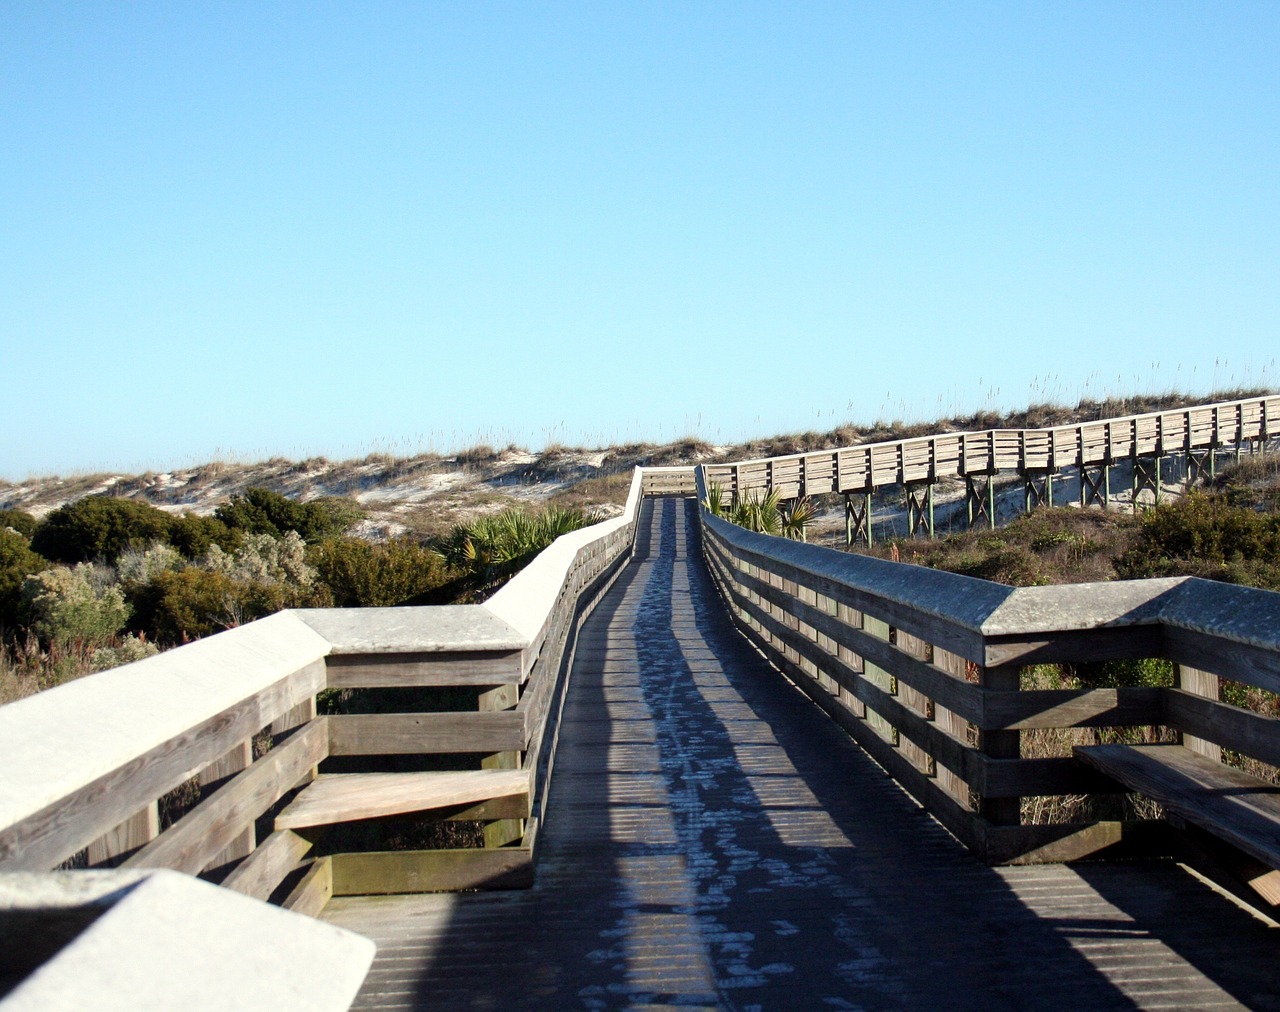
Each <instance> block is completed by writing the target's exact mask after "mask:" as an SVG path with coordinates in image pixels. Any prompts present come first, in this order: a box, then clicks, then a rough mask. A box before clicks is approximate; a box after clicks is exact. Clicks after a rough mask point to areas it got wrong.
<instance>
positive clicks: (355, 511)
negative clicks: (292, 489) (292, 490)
mask: <svg viewBox="0 0 1280 1012" xmlns="http://www.w3.org/2000/svg"><path fill="white" fill-rule="evenodd" d="M213 515H214V517H215V518H217V519H218V520H220V521H222V523H224V524H226V526H227V527H229V528H232V529H233V530H239V531H244V532H246V533H248V534H270V535H271V536H272V537H277V538H278V537H282V536H283V535H284V533H285V532H286V531H296V532H297V533H298V534H299V535H300V536H301V537H302V539H303V540H304V541H305V542H306V543H307V544H315V543H316V542H319V541H323V540H324V539H325V538H330V537H337V536H338V535H340V534H342V532H343V531H345V530H346V529H347V528H348V527H350V526H351V525H352V524H353V523H355V521H356V520H358V519H359V518H360V517H361V516H363V511H362V510H361V509H360V508H359V507H358V506H356V505H355V504H354V503H352V502H351V501H350V500H348V499H342V498H339V497H336V496H327V497H325V498H322V499H314V500H312V501H311V502H305V503H302V502H294V501H293V500H292V499H287V498H285V497H284V496H282V495H281V494H280V493H279V492H272V491H271V490H270V489H265V488H251V489H248V490H246V491H245V493H244V495H235V496H232V497H231V501H230V502H228V503H225V504H223V505H222V506H219V507H218V508H217V509H216V510H215V511H214V514H213Z"/></svg>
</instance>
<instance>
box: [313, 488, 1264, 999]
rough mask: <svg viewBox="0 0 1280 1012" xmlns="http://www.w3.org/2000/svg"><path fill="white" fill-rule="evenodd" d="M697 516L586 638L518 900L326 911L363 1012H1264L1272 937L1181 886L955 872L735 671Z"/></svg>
mask: <svg viewBox="0 0 1280 1012" xmlns="http://www.w3.org/2000/svg"><path fill="white" fill-rule="evenodd" d="M693 509H694V506H693V504H692V502H691V501H689V500H675V499H665V500H648V501H646V502H645V504H644V509H643V513H642V516H641V527H642V533H641V536H640V543H639V546H638V550H637V553H636V559H635V560H634V561H633V562H632V564H631V565H630V566H629V567H628V568H627V569H626V570H625V571H624V572H623V574H622V576H621V577H620V579H619V580H618V582H617V584H616V585H615V586H614V588H613V589H612V590H611V591H610V593H609V594H608V595H607V597H606V598H605V599H604V600H603V602H602V603H601V605H600V606H599V608H598V609H597V611H596V612H595V614H594V615H593V616H592V618H591V620H590V621H589V622H588V624H587V626H586V628H585V629H584V631H583V634H582V637H581V639H580V642H579V646H578V651H577V656H576V659H575V664H574V668H573V672H572V676H571V681H570V686H569V694H568V699H567V702H566V705H565V711H564V718H563V725H562V731H561V739H560V748H559V751H558V753H557V757H556V766H555V771H554V774H553V778H552V785H551V801H550V810H549V813H548V819H547V824H546V826H545V827H544V829H543V832H542V836H541V839H540V842H539V846H540V858H539V865H538V875H537V884H536V886H535V887H534V888H533V889H530V890H525V891H515V892H489V893H470V894H456V895H426V896H408V897H373V898H346V899H335V900H333V901H331V903H330V904H329V906H328V907H327V908H326V910H325V912H324V914H323V917H324V919H326V920H328V921H331V922H332V923H334V924H339V925H342V926H343V927H348V928H351V929H353V930H355V931H358V932H360V933H362V934H365V935H368V936H369V937H371V938H373V939H374V940H375V941H376V942H377V944H378V956H377V959H376V961H375V963H374V966H373V969H372V971H371V972H370V974H369V976H368V978H367V980H366V982H365V986H364V989H363V991H362V992H361V994H360V997H359V998H358V999H357V1003H356V1006H355V1007H357V1008H391V1007H399V1008H449V1009H452V1008H474V1009H529V1008H548V1009H562V1008H584V1009H596V1008H615V1007H635V1008H639V1007H646V1008H654V1007H664V1006H678V1007H682V1008H688V1007H706V1008H725V1009H743V1010H746V1009H783V1008H785V1009H823V1008H829V1009H854V1008H869V1009H882V1008H885V1009H899V1008H907V1009H910V1008H928V1009H933V1008H946V1009H966V1008H972V1009H993V1008H1070V1009H1073V1010H1076V1012H1083V1010H1086V1009H1090V1010H1092V1009H1102V1008H1188V1007H1196V1008H1220V1007H1221V1008H1232V1007H1247V1008H1275V1009H1280V929H1276V928H1271V927H1268V926H1266V925H1265V924H1263V923H1262V922H1261V921H1259V920H1257V919H1255V918H1253V917H1251V916H1250V915H1248V914H1246V913H1245V912H1243V911H1242V910H1241V909H1240V908H1238V907H1237V906H1235V905H1234V904H1233V903H1231V902H1230V901H1228V900H1226V899H1224V898H1222V897H1221V896H1219V895H1218V894H1217V893H1215V892H1213V891H1211V890H1210V889H1209V888H1208V887H1206V886H1204V885H1202V884H1201V883H1200V882H1199V881H1198V880H1196V879H1195V878H1193V877H1191V876H1190V875H1188V874H1187V873H1185V872H1183V871H1182V870H1181V869H1179V868H1178V867H1177V866H1175V865H1172V864H1169V863H1160V862H1151V863H1131V864H1082V865H1077V866H1073V867H1065V866H1052V865H1051V866H1038V867H1027V868H1000V869H991V868H987V867H985V866H983V865H981V864H979V863H978V862H976V861H975V860H973V859H972V858H971V857H970V856H969V855H968V853H967V852H966V851H965V850H964V849H963V848H961V847H960V846H959V845H958V844H957V843H956V842H955V841H954V840H953V839H952V838H951V837H950V836H949V835H948V834H947V833H946V832H945V831H943V830H942V829H941V828H940V827H939V826H938V825H937V824H936V823H935V822H933V821H932V820H931V819H930V818H929V817H928V816H927V815H925V814H924V813H923V811H922V810H921V809H920V808H919V807H918V806H917V805H916V804H915V803H914V802H913V801H911V800H910V799H909V798H908V797H907V796H906V795H905V794H904V793H903V792H902V791H901V790H899V789H898V788H897V787H896V786H895V785H894V784H893V782H892V781H890V780H889V779H888V778H887V777H886V776H885V774H884V773H883V772H882V771H881V770H880V768H879V767H878V766H876V765H875V764H874V763H873V762H871V761H870V760H869V759H868V758H867V756H866V755H865V753H863V752H862V751H861V750H860V749H859V748H858V747H857V746H856V745H854V744H853V743H852V741H851V740H850V739H849V738H848V737H847V736H846V735H844V734H843V732H841V731H840V730H839V729H838V728H837V727H836V726H835V725H833V724H832V723H831V722H830V721H829V720H828V719H827V718H826V717H825V716H824V715H823V714H822V713H821V712H820V711H819V710H818V709H817V708H816V707H815V706H813V705H812V704H811V703H810V702H809V701H808V700H807V699H806V698H805V697H804V696H802V695H801V694H800V693H799V692H798V691H796V690H795V689H793V688H791V687H790V686H789V685H788V684H787V683H786V682H785V681H783V680H782V679H781V677H780V676H779V675H778V674H777V673H776V672H775V671H773V670H772V669H771V668H770V667H769V666H768V665H766V664H765V663H764V661H763V660H762V659H761V658H760V657H759V656H758V655H757V654H755V653H754V652H752V651H751V650H749V649H748V648H747V647H746V646H745V643H744V641H743V640H742V639H741V638H740V637H739V636H738V634H737V633H736V632H735V631H734V630H733V628H732V627H731V626H730V624H729V622H728V619H727V617H726V614H725V612H724V610H723V608H722V607H721V606H720V604H719V601H718V600H717V599H716V597H715V594H714V591H713V589H712V587H711V585H710V582H709V578H708V576H707V574H706V572H705V570H704V568H703V565H702V563H701V561H700V559H699V558H698V553H697V551H696V545H695V543H694V541H695V539H696V537H697V534H696V531H697V527H696V517H695V515H694V513H693Z"/></svg>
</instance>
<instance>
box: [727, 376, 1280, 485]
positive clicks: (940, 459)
mask: <svg viewBox="0 0 1280 1012" xmlns="http://www.w3.org/2000/svg"><path fill="white" fill-rule="evenodd" d="M1278 437H1280V395H1274V394H1272V395H1266V396H1259V397H1248V398H1244V399H1241V400H1236V401H1226V402H1223V403H1220V404H1206V405H1202V406H1197V407H1192V408H1178V409H1175V410H1172V411H1161V412H1155V413H1152V414H1144V415H1133V416H1130V417H1127V418H1110V419H1103V420H1100V421H1095V422H1083V423H1080V424H1077V425H1060V426H1054V427H1052V428H1046V429H990V430H987V431H985V432H948V433H943V434H939V435H932V436H919V437H915V438H912V439H899V440H893V441H891V442H884V443H867V444H863V445H861V446H851V447H845V448H842V449H838V450H820V451H815V452H812V453H796V454H788V455H786V456H779V457H771V458H767V459H759V460H744V461H737V462H734V463H729V464H711V465H706V466H705V467H704V468H703V473H704V474H705V476H706V481H707V484H708V485H712V484H718V485H719V486H720V487H721V488H722V489H723V490H724V492H725V493H726V494H728V495H730V496H737V495H742V494H744V493H747V492H750V491H752V490H755V489H767V488H775V489H777V490H778V491H779V493H780V495H781V496H782V498H784V499H791V498H796V497H799V496H804V495H818V494H823V493H829V492H841V493H848V494H864V493H869V492H872V491H874V490H876V489H879V488H884V487H885V486H888V485H902V484H911V483H914V482H934V481H937V480H938V479H939V478H945V477H965V476H969V475H985V474H991V473H993V472H995V471H1001V470H1021V471H1054V470H1057V469H1059V468H1064V467H1091V466H1105V465H1109V464H1112V463H1114V462H1117V461H1120V460H1124V459H1134V458H1142V457H1160V456H1164V455H1166V454H1170V453H1175V452H1177V453H1192V454H1194V453H1197V452H1202V451H1211V450H1214V449H1217V448H1219V447H1225V446H1238V445H1240V444H1241V443H1243V442H1246V441H1249V440H1261V441H1264V442H1265V441H1266V440H1268V439H1275V438H1278Z"/></svg>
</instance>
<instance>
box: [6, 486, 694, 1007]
mask: <svg viewBox="0 0 1280 1012" xmlns="http://www.w3.org/2000/svg"><path fill="white" fill-rule="evenodd" d="M689 477H690V480H691V477H692V475H691V473H690V476H689ZM662 480H663V481H667V482H668V483H669V481H670V478H669V477H667V478H664V479H662ZM660 483H661V482H660ZM644 484H645V475H644V472H642V471H637V473H636V475H635V476H634V478H633V481H632V486H631V493H630V496H629V498H628V501H627V505H626V508H625V511H624V514H623V515H622V516H621V517H618V518H616V519H613V520H608V521H605V522H603V523H600V524H597V525H594V526H592V527H589V528H586V529H583V530H581V531H576V532H574V533H572V534H569V535H565V536H563V537H561V538H559V539H558V540H557V541H556V542H555V543H554V544H553V545H552V546H551V547H549V548H548V549H546V550H545V551H544V552H542V553H541V554H540V555H539V556H538V557H537V558H536V559H535V560H534V561H533V562H532V563H531V564H530V565H529V566H528V567H526V568H525V569H524V570H523V571H522V572H521V573H519V574H518V575H517V576H516V577H515V578H514V579H512V580H511V581H510V582H509V583H508V584H507V585H506V586H504V587H503V588H502V589H500V590H499V591H498V592H497V593H496V594H494V595H493V597H492V598H490V599H489V600H488V601H487V602H486V603H485V604H483V605H466V606H449V607H438V608H371V609H323V610H306V609H304V610H296V611H289V612H282V613H280V614H277V615H273V616H271V617H269V618H266V619H262V620H260V621H257V622H252V623H250V624H248V625H245V626H243V627H240V628H237V629H232V630H229V631H227V632H224V633H220V634H218V635H216V636H212V637H209V638H208V639H205V640H201V641H198V642H196V643H192V644H189V645H187V646H183V647H180V648H177V649H175V650H171V651H168V652H166V653H163V654H160V655H158V656H156V657H153V658H148V659H147V660H144V661H139V662H137V663H134V664H129V665H126V666H124V667H121V668H117V669H114V670H111V671H106V672H102V673H100V674H97V675H94V676H92V677H89V678H84V679H81V680H79V681H76V682H72V683H69V684H67V685H64V686H61V687H59V688H56V689H52V690H49V691H47V692H44V693H40V694H37V695H35V696H32V697H30V698H28V699H25V700H21V701H19V702H17V703H13V704H10V705H8V706H5V707H0V771H3V773H2V775H0V928H5V929H6V930H8V929H13V930H28V929H30V928H31V926H32V925H35V926H36V929H37V930H40V931H44V930H46V929H48V928H49V924H51V923H54V922H57V923H62V922H68V921H69V923H71V924H72V925H73V926H74V928H75V930H79V929H80V928H83V927H84V924H85V923H86V922H87V921H89V920H93V919H94V918H96V917H97V913H98V912H100V911H99V909H98V907H95V906H93V904H94V903H99V905H101V902H103V901H102V900H101V897H102V896H108V897H115V898H118V897H119V896H122V895H124V894H125V893H127V892H129V891H130V890H132V889H134V888H135V886H137V885H138V883H139V882H140V881H141V879H140V877H139V876H140V875H141V874H142V873H145V872H146V871H147V870H152V869H166V870H176V871H181V872H186V873H187V874H189V875H199V876H202V877H204V878H207V879H210V880H211V881H214V882H220V883H221V884H222V885H223V886H225V887H226V889H227V890H230V891H233V892H239V893H243V894H245V895H247V896H251V897H254V898H256V899H260V900H267V899H269V900H271V901H272V902H274V903H277V904H279V905H280V906H282V907H284V908H286V909H288V910H293V911H296V912H299V913H310V914H314V913H316V912H318V911H319V910H320V909H321V908H322V907H323V906H324V905H325V903H326V902H327V901H328V899H329V898H330V897H331V896H333V895H342V894H346V893H360V894H368V893H379V892H412V891H420V890H439V889H458V888H473V887H502V886H519V885H527V884H529V882H530V881H531V880H532V874H533V861H534V857H535V848H536V840H537V834H538V827H539V825H540V822H541V820H542V817H543V814H544V808H545V804H546V797H547V791H546V787H547V780H548V777H549V774H550V769H551V765H552V757H553V753H554V748H555V741H556V734H557V730H558V714H559V709H560V706H561V703H562V700H563V689H564V686H565V682H566V678H567V671H568V669H569V659H570V658H571V656H572V652H573V649H574V643H575V639H576V632H577V628H578V625H579V623H580V622H581V620H582V618H583V617H584V616H585V615H586V614H587V613H589V611H590V610H591V608H592V607H594V605H595V603H596V601H597V600H598V599H599V596H600V595H601V594H602V593H603V592H604V590H605V589H607V587H608V585H609V583H610V581H611V578H612V577H613V576H614V575H615V574H616V573H617V572H618V570H619V569H620V567H621V566H622V565H623V564H624V563H625V562H626V560H627V559H628V558H629V556H630V553H631V549H632V544H633V541H634V536H635V519H636V516H637V511H638V507H639V502H640V499H641V496H642V488H643V486H644ZM333 693H343V694H346V695H348V696H353V695H354V697H355V699H356V700H359V699H363V700H364V701H365V702H366V703H368V702H372V704H373V705H370V706H366V707H363V708H362V707H361V706H359V705H356V706H347V707H345V709H353V710H355V711H357V712H351V713H343V712H338V713H333V714H330V715H326V714H325V713H324V712H322V711H323V710H324V709H325V708H326V706H327V705H328V703H329V700H330V696H329V695H326V694H333ZM351 701H352V700H350V699H349V700H348V702H351ZM433 701H435V702H434V703H433ZM437 704H438V705H437ZM464 707H465V709H464ZM339 709H343V707H340V708H339ZM362 709H364V710H368V711H371V712H360V711H362ZM371 757H372V758H371ZM322 762H326V765H327V768H334V767H336V769H337V772H336V773H333V774H325V775H323V776H319V777H318V773H317V767H318V766H319V765H320V764H321V763H322ZM356 778H361V779H356ZM423 812H428V813H430V814H431V815H433V816H434V817H436V818H438V819H442V820H447V821H455V822H457V821H467V822H469V823H473V824H477V825H478V826H479V827H480V828H481V829H482V832H483V842H484V846H481V847H475V846H473V847H464V848H457V849H453V850H439V849H427V850H405V849H396V850H385V851H372V852H368V851H351V850H346V849H343V850H338V851H337V852H331V853H321V854H320V855H319V856H317V854H316V848H317V846H318V845H319V844H320V842H322V839H323V838H322V837H320V836H318V834H317V832H316V830H318V829H320V828H322V827H324V826H328V825H333V824H338V823H343V822H352V821H362V820H368V819H377V818H380V817H384V816H391V815H401V814H409V813H423ZM317 813H318V814H317ZM273 822H274V828H273V825H272V823H273ZM59 866H61V867H64V868H74V869H102V870H103V871H100V872H98V873H97V874H98V878H97V879H93V880H85V879H80V878H75V877H74V876H78V875H82V874H83V871H77V872H74V873H71V874H72V875H73V878H72V879H71V880H70V882H71V883H72V884H68V880H67V879H66V876H65V874H64V875H63V876H61V877H60V876H58V875H56V874H55V875H52V876H50V875H48V874H47V873H50V872H51V870H53V869H56V868H58V867H59ZM105 869H116V870H114V871H105ZM15 872H17V873H46V874H44V875H41V874H36V875H34V876H32V875H30V874H28V875H27V876H26V877H21V878H16V879H15V878H13V877H12V876H11V875H5V874H3V873H15ZM104 876H105V877H104ZM85 881H96V882H99V883H105V884H103V885H100V886H99V887H98V890H97V894H95V895H96V896H97V898H96V899H93V898H91V899H90V900H86V899H85V896H86V892H85V889H84V888H83V887H82V886H81V885H77V884H74V883H79V882H85ZM59 883H61V884H59ZM62 892H66V893H67V896H68V897H70V898H59V897H60V896H61V894H62ZM90 892H92V890H90ZM99 894H100V895H99ZM164 894H165V889H164V888H161V887H159V886H157V887H154V888H150V889H149V891H147V890H144V891H143V892H142V893H141V894H140V895H144V896H153V897H156V896H163V895H164ZM77 896H79V897H80V899H81V900H84V902H81V903H80V904H79V905H78V906H77V903H76V900H75V898H76V897H77ZM50 897H53V899H50ZM46 901H47V902H46ZM112 902H114V900H112ZM135 902H141V901H135ZM152 902H159V900H153V901H152ZM86 904H88V905H87V906H86ZM90 909H91V911H92V912H91V913H86V910H90ZM68 911H71V913H68ZM158 916H159V914H158ZM163 919H169V918H167V917H166V918H163ZM157 923H159V922H157ZM273 923H275V922H273ZM60 930H62V929H61V928H55V933H57V931H60ZM281 930H282V931H284V932H285V934H288V931H289V930H293V929H284V928H282V929H281ZM72 933H74V932H72ZM193 944H196V943H195V942H193ZM353 945H354V943H353ZM5 948H6V949H7V950H8V951H7V953H5V954H4V955H0V995H2V994H3V993H4V986H3V985H4V983H5V977H6V974H7V975H8V977H9V978H10V980H13V979H17V978H19V977H22V976H25V975H26V973H27V972H29V971H30V970H31V969H32V968H33V967H34V966H36V965H37V964H39V963H40V962H41V961H43V960H44V959H45V958H46V957H48V956H49V955H50V953H49V952H47V951H44V950H42V949H41V948H40V947H39V946H34V947H31V948H30V949H29V950H22V951H18V950H15V949H14V947H5ZM355 950H358V951H356V953H355V955H354V956H353V957H352V958H354V959H355V960H356V962H359V961H360V960H361V959H363V960H364V966H365V967H366V968H367V966H368V958H371V955H372V953H371V950H368V947H367V944H366V943H364V942H363V941H360V944H359V945H355ZM315 953H316V957H317V958H318V959H327V960H329V961H330V962H331V963H332V961H333V959H334V958H336V957H335V956H334V954H333V953H332V951H331V948H326V947H324V946H318V947H317V948H316V949H315ZM57 958H60V957H55V959H54V960H51V961H50V964H49V966H50V967H51V966H52V964H53V962H54V961H56V959H57ZM200 958H201V959H203V957H200ZM24 960H25V961H26V962H25V963H24V962H23V961H24ZM15 961H17V962H16V963H15ZM206 962H207V960H206ZM46 969H48V968H46ZM125 969H127V968H125ZM113 972H114V971H113ZM122 972H123V969H122ZM289 972H290V973H291V974H298V975H302V976H305V975H306V973H307V972H309V971H308V970H307V968H306V967H300V966H296V965H295V966H293V967H292V968H291V969H290V971H289ZM363 972H364V971H363V970H361V971H360V972H359V974H357V975H355V986H358V985H359V978H360V977H362V976H363ZM41 973H45V971H43V970H42V971H41ZM48 973H53V975H54V976H55V977H56V972H54V971H53V970H48ZM48 973H46V976H47V975H48ZM210 973H211V974H215V975H216V974H225V975H230V976H234V973H235V970H234V967H229V966H225V965H224V966H220V967H216V968H210ZM37 976H38V975H37ZM320 977H321V978H323V979H328V978H325V977H324V974H320ZM34 979H35V978H32V980H34ZM27 986H28V985H26V984H24V985H23V987H24V988H26V987H27ZM32 986H34V985H32ZM123 993H129V992H128V991H127V990H126V991H125V992H123ZM210 994H211V996H213V997H211V999H210V1002H211V1004H210V1007H214V1006H216V1005H217V1004H218V1002H219V1000H220V999H218V997H217V996H218V995H221V994H223V992H222V991H221V990H219V989H218V988H217V987H216V986H213V985H211V988H210ZM351 994H354V990H352V991H351ZM351 994H348V995H347V1000H349V999H350V997H351ZM28 1000H30V999H28ZM330 1004H331V1005H332V1002H330ZM294 1007H297V1006H294ZM316 1007H320V1006H316ZM333 1007H343V1006H342V1005H341V1004H339V1005H334V1006H333Z"/></svg>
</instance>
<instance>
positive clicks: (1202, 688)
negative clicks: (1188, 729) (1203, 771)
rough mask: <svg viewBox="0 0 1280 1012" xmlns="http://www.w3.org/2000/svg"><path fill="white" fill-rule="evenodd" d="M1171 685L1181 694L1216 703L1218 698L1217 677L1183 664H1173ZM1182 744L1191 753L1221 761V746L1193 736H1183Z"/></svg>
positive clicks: (1218, 686)
mask: <svg viewBox="0 0 1280 1012" xmlns="http://www.w3.org/2000/svg"><path fill="white" fill-rule="evenodd" d="M1173 684H1174V685H1175V686H1176V687H1177V688H1179V689H1181V690H1182V691H1183V692H1190V693H1194V694H1195V695H1197V696H1203V697H1204V698H1205V699H1212V700H1215V701H1216V700H1217V699H1218V698H1219V696H1220V691H1221V690H1220V685H1219V679H1218V676H1217V675H1213V674H1210V673H1209V672H1207V671H1200V670H1198V669H1196V668H1189V667H1187V666H1186V665H1185V664H1175V665H1174V666H1173ZM1182 744H1183V745H1184V746H1185V747H1186V748H1189V749H1191V751H1192V752H1199V753H1200V754H1201V755H1202V756H1205V757H1206V758H1209V759H1213V760H1215V761H1217V762H1221V761H1222V746H1221V745H1217V744H1215V743H1214V742H1211V741H1206V740H1205V739H1204V738H1197V737H1195V736H1194V735H1190V734H1183V736H1182Z"/></svg>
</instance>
